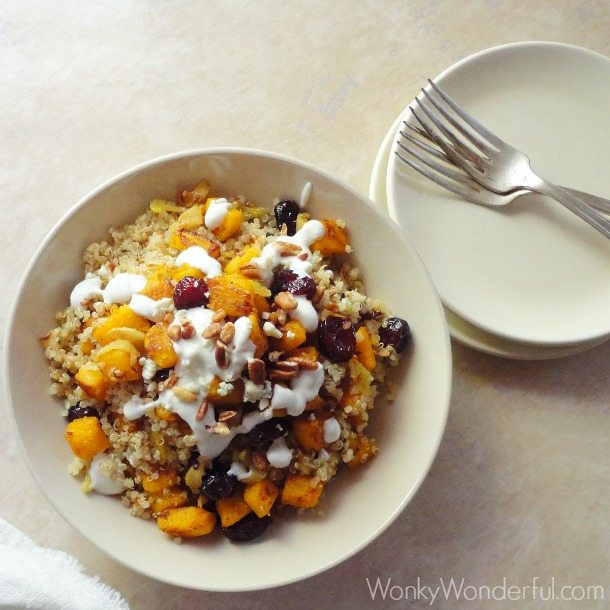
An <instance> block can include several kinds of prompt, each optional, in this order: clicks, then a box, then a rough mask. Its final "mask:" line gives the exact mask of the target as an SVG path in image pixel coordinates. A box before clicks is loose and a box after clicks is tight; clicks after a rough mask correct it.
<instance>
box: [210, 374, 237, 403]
mask: <svg viewBox="0 0 610 610" xmlns="http://www.w3.org/2000/svg"><path fill="white" fill-rule="evenodd" d="M221 381H222V380H221V379H220V377H217V376H215V377H214V378H213V379H212V381H211V382H210V387H209V388H208V396H207V397H208V400H209V401H210V402H211V403H212V404H214V405H218V406H219V407H237V406H241V404H242V402H243V399H244V382H243V381H242V380H241V379H237V380H235V381H233V382H232V385H233V389H232V390H231V391H230V392H228V393H227V394H224V395H222V394H219V393H218V390H219V387H220V383H221Z"/></svg>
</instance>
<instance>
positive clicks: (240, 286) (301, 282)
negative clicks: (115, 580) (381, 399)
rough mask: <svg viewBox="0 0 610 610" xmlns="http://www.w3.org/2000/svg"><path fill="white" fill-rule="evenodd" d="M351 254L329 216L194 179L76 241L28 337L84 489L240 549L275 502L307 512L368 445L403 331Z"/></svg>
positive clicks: (176, 533)
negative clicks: (69, 274)
mask: <svg viewBox="0 0 610 610" xmlns="http://www.w3.org/2000/svg"><path fill="white" fill-rule="evenodd" d="M279 205H280V204H278V206H279ZM288 212H289V213H288ZM284 218H286V222H287V223H288V224H284V222H283V219H284ZM278 224H279V226H278ZM351 250H352V249H351V246H350V244H349V237H348V224H347V223H346V222H345V221H343V220H341V219H335V220H333V219H321V220H316V219H312V218H310V216H309V214H307V213H306V212H305V211H303V210H301V211H299V209H298V205H297V204H296V203H294V202H287V201H283V202H281V209H279V208H278V209H277V210H275V213H274V212H273V211H269V210H267V209H265V208H263V207H260V206H258V205H256V204H254V203H253V202H250V201H249V200H247V199H246V198H245V197H243V196H238V197H233V198H225V197H220V196H211V195H210V186H209V184H208V183H207V182H206V181H203V182H201V183H200V184H198V185H196V186H195V187H194V188H192V189H191V190H184V191H182V192H181V193H180V194H179V195H178V196H177V199H176V201H173V202H170V201H164V200H160V199H156V200H153V201H152V202H151V203H150V206H149V209H148V210H147V211H146V212H145V213H143V214H142V215H141V216H139V217H138V218H137V219H136V220H135V222H134V223H133V224H130V225H126V226H123V227H118V228H112V229H110V231H109V236H108V239H107V241H103V242H100V243H94V244H91V245H90V246H89V247H88V248H87V249H86V250H85V252H84V255H83V261H84V272H85V279H84V280H83V281H82V282H80V283H79V284H78V285H77V286H76V287H75V288H74V290H73V292H72V294H71V296H70V307H67V308H66V309H64V310H63V311H61V312H60V313H58V315H57V326H56V327H55V328H54V329H53V330H52V331H51V332H50V333H49V334H48V335H47V336H46V337H44V338H43V339H41V343H42V344H43V346H44V349H45V354H46V356H47V358H48V361H49V368H50V379H51V385H50V391H51V394H52V395H53V396H55V397H56V398H57V399H58V400H59V401H61V403H62V405H63V411H59V414H60V415H63V416H67V415H68V411H69V410H70V420H71V423H70V424H68V425H67V428H66V440H67V441H68V443H69V444H70V446H71V448H72V450H73V452H74V454H75V457H74V459H73V460H72V462H71V463H70V464H69V466H68V471H69V473H70V474H71V475H72V476H74V477H76V478H79V479H80V481H81V487H82V489H83V491H85V492H97V493H104V494H113V495H120V496H121V500H122V503H123V505H124V506H125V507H126V508H128V509H129V510H130V511H131V513H132V514H133V515H135V516H137V517H141V518H144V519H155V520H156V521H157V524H158V526H159V528H160V529H161V530H163V531H165V532H167V533H168V534H169V535H170V536H171V537H172V538H173V539H175V540H177V541H180V540H182V539H183V538H193V537H198V536H204V535H208V534H210V533H211V532H212V531H213V530H221V531H223V532H224V533H225V534H226V535H227V537H229V538H230V539H232V540H239V541H244V540H249V539H251V538H253V537H256V536H258V535H260V534H262V533H263V531H265V529H266V526H267V521H268V519H269V516H271V515H274V514H276V513H279V512H281V511H280V508H281V507H282V506H292V507H294V508H296V509H299V510H304V509H314V510H316V511H317V512H320V511H319V507H318V504H319V501H320V498H321V496H322V495H323V492H324V489H325V488H326V486H327V485H328V484H329V483H330V481H331V480H332V479H333V477H334V476H335V474H336V473H337V470H338V469H339V468H340V467H341V465H342V464H345V465H347V466H348V467H350V468H355V467H358V466H361V465H362V464H364V463H365V462H367V461H368V460H369V459H371V458H372V457H373V456H374V455H375V454H376V453H377V446H376V444H375V441H374V439H371V438H369V437H368V436H367V435H366V428H367V425H368V421H369V415H370V412H371V410H372V408H373V406H374V401H375V397H376V396H377V394H378V392H379V386H380V384H381V383H383V381H384V379H385V372H386V369H387V367H388V366H393V365H395V364H397V362H398V357H399V355H398V353H397V349H398V350H399V351H401V350H402V349H404V347H405V344H406V342H407V340H408V339H410V331H409V328H408V325H407V323H406V322H405V321H404V320H402V319H400V318H389V312H388V311H387V309H386V307H385V306H384V304H383V303H382V302H381V301H379V300H378V299H376V298H372V297H369V296H368V295H367V294H366V292H365V289H364V285H363V283H362V279H361V276H360V272H359V270H358V269H357V268H356V267H353V266H352V265H351V264H350V263H349V262H347V261H346V260H345V258H346V257H345V256H344V255H345V254H348V253H349V252H351ZM386 320H390V322H391V323H392V326H391V329H388V328H386V327H385V326H382V325H383V324H384V322H385V321H386ZM395 320H398V321H399V322H398V323H396V322H395ZM403 323H404V324H403ZM396 328H399V330H400V331H401V333H402V334H401V336H400V344H398V343H397V344H395V345H394V344H392V340H391V337H392V336H393V335H392V334H391V332H390V331H392V332H393V331H394V330H395V329H396ZM380 329H381V331H382V332H381V334H382V335H383V336H384V337H386V341H385V343H386V344H384V342H383V341H382V340H381V339H380ZM387 337H390V339H388V338H387ZM394 394H395V388H394V387H393V386H391V385H390V384H387V387H386V389H385V391H384V395H385V396H386V397H387V398H389V399H392V398H393V396H394ZM76 407H78V408H76Z"/></svg>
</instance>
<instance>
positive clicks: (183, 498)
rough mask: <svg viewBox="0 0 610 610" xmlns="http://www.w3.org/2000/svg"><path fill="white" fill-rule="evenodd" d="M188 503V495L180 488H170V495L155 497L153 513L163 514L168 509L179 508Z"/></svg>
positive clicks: (163, 494)
mask: <svg viewBox="0 0 610 610" xmlns="http://www.w3.org/2000/svg"><path fill="white" fill-rule="evenodd" d="M187 503H188V494H187V493H186V491H184V490H182V489H180V488H179V487H172V488H170V490H169V492H168V493H162V494H159V495H157V496H153V498H152V500H151V502H150V508H151V509H152V512H153V513H161V512H163V511H164V510H167V509H168V508H179V507H180V506H185V505H186V504H187Z"/></svg>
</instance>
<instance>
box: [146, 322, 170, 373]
mask: <svg viewBox="0 0 610 610" xmlns="http://www.w3.org/2000/svg"><path fill="white" fill-rule="evenodd" d="M144 353H145V354H146V357H147V358H150V359H151V360H154V361H155V363H156V364H157V366H159V368H162V369H170V368H172V367H173V366H175V365H176V363H177V362H178V355H177V354H176V352H175V350H174V346H173V344H172V340H171V339H170V338H169V336H168V335H167V331H166V330H165V327H164V326H163V325H162V324H155V325H154V326H151V327H150V329H149V330H148V332H147V333H146V336H145V337H144Z"/></svg>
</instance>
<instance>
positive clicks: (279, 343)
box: [272, 320, 307, 354]
mask: <svg viewBox="0 0 610 610" xmlns="http://www.w3.org/2000/svg"><path fill="white" fill-rule="evenodd" d="M280 331H281V332H282V338H281V339H273V340H272V345H273V349H275V350H278V351H280V352H286V353H287V354H290V353H291V352H292V351H294V350H295V349H297V347H299V346H301V345H302V344H303V343H305V340H306V339H307V332H306V331H305V328H304V327H303V325H302V324H301V323H300V322H299V321H298V320H288V322H286V324H284V326H282V327H281V328H280Z"/></svg>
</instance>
